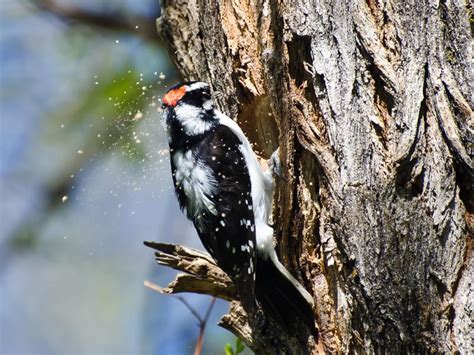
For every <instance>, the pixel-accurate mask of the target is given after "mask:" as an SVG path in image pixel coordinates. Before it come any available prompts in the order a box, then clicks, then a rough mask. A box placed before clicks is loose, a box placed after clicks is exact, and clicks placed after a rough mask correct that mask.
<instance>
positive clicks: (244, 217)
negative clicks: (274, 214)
mask: <svg viewBox="0 0 474 355" xmlns="http://www.w3.org/2000/svg"><path fill="white" fill-rule="evenodd" d="M240 146H241V142H240V140H239V138H238V137H237V136H236V135H235V134H234V133H233V132H232V131H231V130H230V129H229V128H228V127H226V126H218V127H216V128H215V129H214V130H213V131H212V133H211V134H209V135H208V136H207V137H206V138H205V139H203V140H202V141H201V142H200V143H199V146H198V149H197V151H198V155H197V156H199V157H200V158H201V159H203V160H204V161H206V162H207V164H208V167H209V168H210V171H212V173H213V178H214V180H215V181H214V183H215V190H214V194H213V195H212V196H209V198H210V200H211V202H212V204H213V206H214V207H215V209H214V210H212V209H211V210H206V211H204V212H203V213H202V216H200V218H201V220H194V224H195V226H196V229H197V231H198V234H199V236H200V238H201V240H202V242H203V244H204V245H205V247H206V248H207V250H208V251H209V253H210V254H211V255H212V256H213V257H214V259H215V260H216V261H217V263H218V265H219V266H220V267H221V268H222V269H223V270H224V271H225V272H226V273H227V274H228V275H229V276H230V277H231V278H232V279H233V281H234V282H235V283H236V286H237V289H238V291H239V295H240V297H241V300H242V301H243V302H245V300H244V299H246V301H247V305H245V304H244V308H246V306H247V307H252V305H253V304H251V303H253V302H254V299H255V298H254V282H255V258H256V248H255V246H256V242H255V223H254V215H253V207H252V196H251V184H250V175H249V171H248V168H247V165H246V162H245V159H244V156H243V154H242V152H241V150H240ZM246 309H247V308H246Z"/></svg>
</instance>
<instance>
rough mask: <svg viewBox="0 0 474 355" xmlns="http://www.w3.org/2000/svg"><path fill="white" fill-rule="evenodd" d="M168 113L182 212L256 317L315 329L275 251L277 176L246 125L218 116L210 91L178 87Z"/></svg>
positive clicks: (305, 300)
mask: <svg viewBox="0 0 474 355" xmlns="http://www.w3.org/2000/svg"><path fill="white" fill-rule="evenodd" d="M163 108H164V109H165V112H164V119H165V126H166V130H167V133H168V138H169V146H170V160H171V170H172V176H173V182H174V184H175V191H176V194H177V197H178V201H179V205H180V207H181V209H182V210H183V211H185V213H186V215H187V217H188V218H189V219H190V220H191V221H192V222H193V224H194V226H195V228H196V230H197V233H198V235H199V237H200V239H201V241H202V243H203V245H204V247H205V248H206V249H207V251H208V252H209V253H210V254H211V256H212V257H213V258H214V259H215V260H216V262H217V264H218V265H219V267H220V268H222V269H223V270H224V272H226V273H227V274H228V275H229V276H230V278H231V279H232V280H233V282H234V283H235V285H236V288H237V292H238V294H239V298H240V300H241V302H242V306H243V307H244V309H245V310H246V311H247V312H248V313H249V314H253V313H254V311H255V307H256V306H257V304H260V305H261V306H262V308H263V310H264V312H271V313H272V314H273V315H274V316H276V317H277V318H280V319H279V320H281V321H282V323H284V322H287V321H288V320H289V319H295V317H296V318H298V317H299V318H303V319H302V320H303V321H306V323H308V324H309V325H310V324H311V323H312V324H313V328H314V319H313V312H312V306H313V300H312V297H311V296H310V295H309V293H308V292H307V291H306V290H305V289H304V288H303V287H302V286H301V285H300V284H299V283H298V282H297V281H296V280H295V279H294V278H293V276H292V275H291V274H290V273H289V272H288V271H287V270H286V269H285V267H284V266H283V265H282V264H281V263H280V262H279V260H278V258H277V255H276V253H275V250H274V248H273V229H272V228H271V227H270V226H269V224H268V219H269V216H270V213H271V200H272V192H273V178H272V172H271V171H270V170H269V171H266V172H264V171H263V170H262V168H261V166H260V164H259V163H258V161H257V158H256V156H255V153H254V152H253V150H252V148H251V146H250V143H249V142H248V140H247V138H246V137H245V135H244V133H243V132H242V130H241V129H240V127H239V126H238V124H237V123H236V122H234V121H233V120H232V119H230V118H229V117H227V116H226V115H224V114H223V113H221V112H219V111H218V110H216V109H215V108H214V104H213V102H212V98H211V94H210V88H209V86H208V85H207V84H205V83H202V82H188V83H184V84H179V85H176V86H174V87H172V88H171V89H170V90H169V91H168V92H167V93H166V94H165V95H164V97H163ZM256 300H258V303H257V302H256ZM287 313H289V314H287Z"/></svg>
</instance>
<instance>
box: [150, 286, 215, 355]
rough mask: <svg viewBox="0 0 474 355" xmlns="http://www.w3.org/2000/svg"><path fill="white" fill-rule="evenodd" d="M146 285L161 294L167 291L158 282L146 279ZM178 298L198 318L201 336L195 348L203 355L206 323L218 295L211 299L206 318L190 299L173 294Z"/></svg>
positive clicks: (197, 353) (198, 353) (196, 351)
mask: <svg viewBox="0 0 474 355" xmlns="http://www.w3.org/2000/svg"><path fill="white" fill-rule="evenodd" d="M144 284H145V286H146V287H148V288H150V289H152V290H154V291H157V292H159V293H161V294H164V293H166V292H164V289H163V288H162V287H160V286H158V285H157V284H154V283H153V282H151V281H148V280H147V281H145V282H144ZM173 296H174V297H175V298H176V299H178V300H180V301H181V302H182V303H183V304H184V305H185V306H186V308H187V309H188V310H189V311H190V312H191V314H192V315H193V316H194V317H195V318H196V319H197V321H198V326H199V336H198V339H197V341H196V347H195V350H194V355H201V353H202V344H203V340H204V331H205V330H206V324H207V321H208V319H209V316H210V315H211V311H212V308H213V307H214V304H215V303H216V297H212V300H211V303H210V304H209V306H208V307H207V311H206V314H205V315H204V318H203V317H202V316H201V315H200V314H199V313H198V312H197V311H196V310H195V309H194V308H193V306H191V305H190V304H189V302H188V301H186V299H185V298H184V297H182V296H177V295H173Z"/></svg>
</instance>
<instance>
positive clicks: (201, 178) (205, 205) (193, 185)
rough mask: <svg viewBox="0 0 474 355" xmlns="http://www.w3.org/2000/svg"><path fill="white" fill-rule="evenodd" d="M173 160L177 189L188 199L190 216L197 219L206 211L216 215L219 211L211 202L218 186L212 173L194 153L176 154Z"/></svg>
mask: <svg viewBox="0 0 474 355" xmlns="http://www.w3.org/2000/svg"><path fill="white" fill-rule="evenodd" d="M172 159H173V163H174V165H175V168H176V171H174V174H175V179H176V185H177V188H179V189H182V191H183V192H184V194H185V195H186V197H187V198H188V204H187V210H188V214H189V215H190V216H194V217H195V218H197V217H198V216H200V215H201V214H202V212H203V211H204V209H205V210H206V211H210V212H211V213H212V214H214V215H216V214H217V210H216V208H215V206H214V204H213V203H212V201H211V200H210V197H211V196H213V195H214V193H215V190H216V185H217V184H216V181H215V179H214V177H213V175H212V171H211V170H210V169H209V168H208V167H206V166H205V165H204V164H202V162H200V161H199V160H197V159H196V158H195V157H194V156H193V153H192V151H187V152H176V153H174V154H173V157H172Z"/></svg>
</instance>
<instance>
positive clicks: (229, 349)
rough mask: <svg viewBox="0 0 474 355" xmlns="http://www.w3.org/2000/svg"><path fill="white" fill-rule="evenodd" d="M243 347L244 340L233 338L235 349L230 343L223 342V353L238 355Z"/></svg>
mask: <svg viewBox="0 0 474 355" xmlns="http://www.w3.org/2000/svg"><path fill="white" fill-rule="evenodd" d="M244 349H245V345H244V342H243V341H242V340H241V339H240V338H236V339H235V350H234V349H233V348H232V345H231V344H230V343H227V344H225V347H224V350H225V355H238V354H240V353H242V352H243V351H244Z"/></svg>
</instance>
